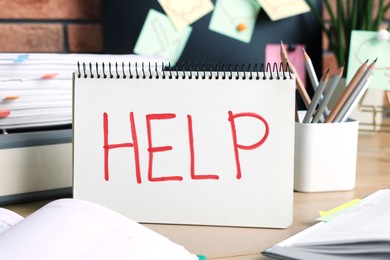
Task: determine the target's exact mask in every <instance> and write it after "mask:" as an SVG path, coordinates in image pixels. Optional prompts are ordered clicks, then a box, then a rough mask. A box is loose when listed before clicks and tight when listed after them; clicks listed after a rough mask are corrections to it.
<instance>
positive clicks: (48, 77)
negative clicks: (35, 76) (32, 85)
mask: <svg viewBox="0 0 390 260" xmlns="http://www.w3.org/2000/svg"><path fill="white" fill-rule="evenodd" d="M57 75H58V73H47V74H44V75H42V77H41V78H42V79H52V78H55V77H57Z"/></svg>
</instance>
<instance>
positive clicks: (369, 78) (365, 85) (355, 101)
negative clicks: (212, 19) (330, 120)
mask: <svg viewBox="0 0 390 260" xmlns="http://www.w3.org/2000/svg"><path fill="white" fill-rule="evenodd" d="M371 79H372V75H370V76H368V78H367V80H366V82H365V83H364V84H363V86H362V88H361V90H360V91H359V93H358V94H357V96H356V98H355V99H354V100H353V102H352V104H351V105H350V106H349V108H348V109H347V111H346V112H345V114H344V115H343V117H342V118H341V120H340V122H344V121H345V120H347V119H348V117H349V115H350V114H351V113H352V111H353V109H354V108H355V107H356V105H357V104H358V103H359V102H360V99H361V98H362V97H363V95H364V93H365V92H366V90H367V89H368V86H369V85H370V83H371Z"/></svg>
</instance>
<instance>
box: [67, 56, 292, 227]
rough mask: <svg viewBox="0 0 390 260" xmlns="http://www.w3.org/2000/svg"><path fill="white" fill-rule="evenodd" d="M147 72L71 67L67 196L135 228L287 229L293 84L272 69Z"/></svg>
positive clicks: (154, 68) (132, 67)
mask: <svg viewBox="0 0 390 260" xmlns="http://www.w3.org/2000/svg"><path fill="white" fill-rule="evenodd" d="M161 66H162V67H164V66H163V65H161ZM158 67H159V65H158V64H152V63H138V64H132V63H128V64H126V63H115V62H112V63H99V64H91V63H89V64H88V63H87V64H85V63H84V64H79V69H78V71H77V72H75V74H74V79H73V85H74V86H73V87H74V90H73V95H74V102H73V115H74V118H73V137H74V139H73V149H74V153H73V156H74V165H73V178H74V179H73V183H74V186H73V189H74V190H73V194H74V197H75V198H78V199H85V200H90V201H93V202H97V203H100V204H102V205H104V206H106V207H108V208H111V209H113V210H116V211H118V212H120V213H121V214H124V215H126V216H128V217H130V218H132V219H134V220H136V221H138V222H143V223H167V224H191V225H216V226H242V227H272V228H286V227H288V226H289V225H290V224H291V222H292V216H293V171H294V114H295V112H294V111H295V78H294V75H291V74H288V73H283V72H279V68H280V66H279V64H259V65H256V64H255V65H244V66H241V65H234V66H230V65H229V66H222V67H221V66H220V67H218V66H204V65H202V66H199V65H191V64H188V65H186V66H185V67H186V69H182V68H180V67H175V68H169V67H168V68H164V69H162V70H161V69H158Z"/></svg>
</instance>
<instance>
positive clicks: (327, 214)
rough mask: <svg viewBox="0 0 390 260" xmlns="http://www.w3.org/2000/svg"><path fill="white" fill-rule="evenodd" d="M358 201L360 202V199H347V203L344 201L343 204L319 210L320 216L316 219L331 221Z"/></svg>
mask: <svg viewBox="0 0 390 260" xmlns="http://www.w3.org/2000/svg"><path fill="white" fill-rule="evenodd" d="M359 202H360V199H354V200H351V201H349V202H347V203H344V204H342V205H340V206H337V207H336V208H333V209H331V210H328V211H320V216H321V217H319V218H317V219H316V220H319V221H323V222H328V221H331V220H332V219H334V218H336V217H338V216H340V215H341V214H343V213H344V212H345V211H346V210H348V209H349V208H351V207H353V206H355V205H356V204H357V203H359Z"/></svg>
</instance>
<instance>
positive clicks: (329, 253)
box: [262, 190, 390, 260]
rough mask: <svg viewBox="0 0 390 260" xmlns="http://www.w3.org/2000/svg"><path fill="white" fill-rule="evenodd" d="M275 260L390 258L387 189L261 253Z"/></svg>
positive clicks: (388, 199)
mask: <svg viewBox="0 0 390 260" xmlns="http://www.w3.org/2000/svg"><path fill="white" fill-rule="evenodd" d="M262 253H263V255H266V256H270V257H275V258H278V259H316V260H321V259H332V260H333V259H390V190H379V191H377V192H375V193H373V194H371V195H369V196H368V197H365V198H364V199H362V200H361V201H360V202H359V203H358V204H356V205H355V206H354V207H352V208H350V209H348V210H347V211H345V213H343V214H342V215H341V216H338V217H336V218H334V219H333V220H331V221H329V222H320V223H318V224H316V225H314V226H312V227H310V228H308V229H306V230H304V231H302V232H300V233H298V234H296V235H294V236H292V237H290V238H288V239H286V240H284V241H283V242H280V243H279V244H277V245H275V246H274V247H272V248H270V249H268V250H266V251H264V252H262Z"/></svg>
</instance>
